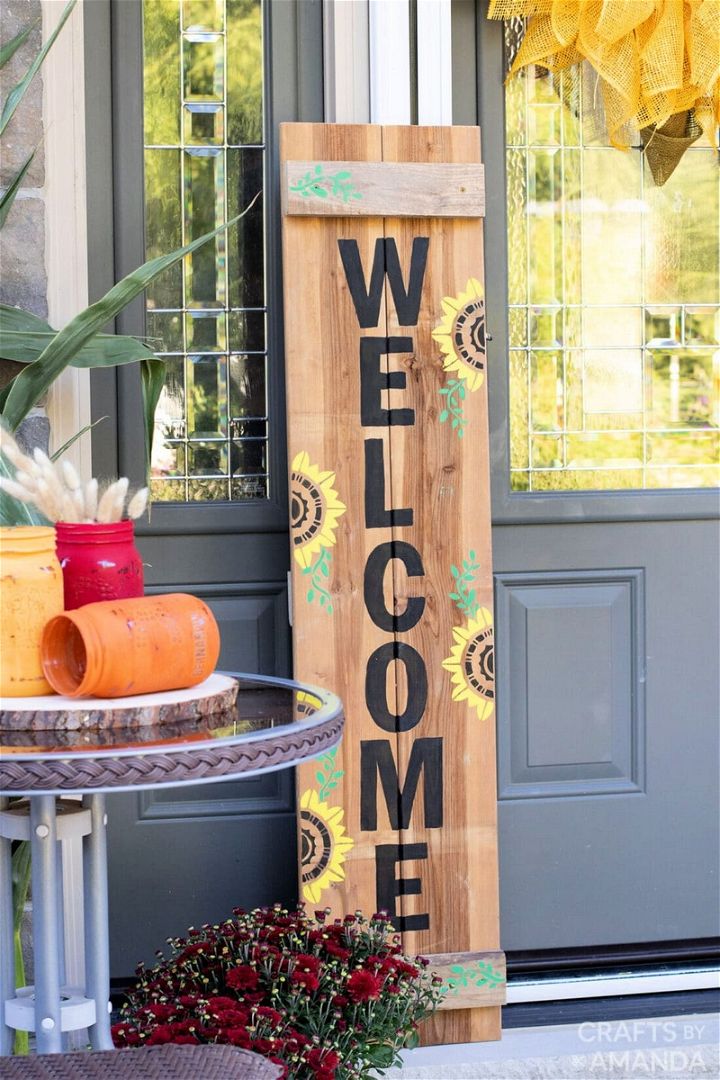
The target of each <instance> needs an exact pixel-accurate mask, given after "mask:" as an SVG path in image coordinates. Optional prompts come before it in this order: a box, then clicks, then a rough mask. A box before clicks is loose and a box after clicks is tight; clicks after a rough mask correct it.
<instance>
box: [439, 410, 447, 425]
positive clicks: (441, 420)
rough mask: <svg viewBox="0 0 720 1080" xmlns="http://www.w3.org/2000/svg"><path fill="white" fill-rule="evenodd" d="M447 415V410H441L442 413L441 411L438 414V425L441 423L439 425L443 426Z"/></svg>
mask: <svg viewBox="0 0 720 1080" xmlns="http://www.w3.org/2000/svg"><path fill="white" fill-rule="evenodd" d="M448 415H449V414H448V411H447V409H443V411H442V412H441V413H440V423H441V424H444V423H445V421H446V420H447V418H448Z"/></svg>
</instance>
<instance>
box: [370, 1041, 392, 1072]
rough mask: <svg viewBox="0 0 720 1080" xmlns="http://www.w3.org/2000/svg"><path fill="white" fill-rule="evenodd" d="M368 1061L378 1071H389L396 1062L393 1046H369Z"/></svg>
mask: <svg viewBox="0 0 720 1080" xmlns="http://www.w3.org/2000/svg"><path fill="white" fill-rule="evenodd" d="M365 1052H366V1054H367V1059H368V1061H369V1062H370V1064H371V1065H373V1066H374V1067H375V1068H376V1069H387V1068H389V1067H390V1066H391V1065H392V1063H393V1061H394V1060H395V1051H394V1049H393V1048H392V1046H382V1045H380V1046H368V1047H366V1050H365Z"/></svg>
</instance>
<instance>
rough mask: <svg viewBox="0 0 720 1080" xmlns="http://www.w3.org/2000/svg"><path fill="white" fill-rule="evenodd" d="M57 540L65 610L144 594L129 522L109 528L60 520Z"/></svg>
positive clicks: (57, 526)
mask: <svg viewBox="0 0 720 1080" xmlns="http://www.w3.org/2000/svg"><path fill="white" fill-rule="evenodd" d="M55 537H56V546H57V557H58V559H59V560H60V565H61V567H62V572H63V584H64V591H65V610H66V611H72V610H73V609H74V608H79V607H82V606H83V604H94V603H96V602H98V601H100V600H125V599H127V598H129V597H135V596H142V595H143V591H144V590H143V566H142V561H141V559H140V554H139V552H138V550H137V548H136V547H135V530H134V525H133V522H132V521H131V520H130V519H128V520H127V521H114V522H113V523H112V524H109V525H104V524H100V523H99V522H91V523H88V524H79V523H73V522H66V521H58V523H57V525H56V526H55Z"/></svg>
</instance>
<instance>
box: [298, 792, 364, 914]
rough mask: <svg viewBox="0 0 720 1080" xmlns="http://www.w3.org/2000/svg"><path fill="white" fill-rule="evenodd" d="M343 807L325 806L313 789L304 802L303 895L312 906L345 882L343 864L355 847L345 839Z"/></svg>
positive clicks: (302, 819) (301, 829) (302, 826)
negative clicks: (340, 882)
mask: <svg viewBox="0 0 720 1080" xmlns="http://www.w3.org/2000/svg"><path fill="white" fill-rule="evenodd" d="M344 814H345V811H344V810H343V808H342V807H341V806H328V804H327V803H325V802H321V800H320V799H319V798H318V794H317V792H316V791H313V789H312V788H308V790H307V791H306V792H305V793H304V794H303V797H302V798H301V800H300V835H301V859H302V893H303V897H304V898H305V900H307V902H308V903H309V904H317V902H318V901H319V899H320V897H321V896H322V894H323V893H324V892H325V890H326V889H327V888H328V887H329V886H330V885H331V884H332V883H333V882H334V881H344V880H345V871H344V869H343V863H344V862H345V858H346V856H347V853H348V852H349V851H350V849H351V848H352V847H354V845H355V841H354V840H353V839H352V837H350V836H346V835H345V826H344V825H343V823H342V820H343V817H344Z"/></svg>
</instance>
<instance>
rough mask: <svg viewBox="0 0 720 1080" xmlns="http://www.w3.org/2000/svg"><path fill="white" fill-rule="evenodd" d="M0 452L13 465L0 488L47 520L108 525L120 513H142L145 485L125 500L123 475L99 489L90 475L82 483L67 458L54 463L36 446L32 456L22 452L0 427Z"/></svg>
mask: <svg viewBox="0 0 720 1080" xmlns="http://www.w3.org/2000/svg"><path fill="white" fill-rule="evenodd" d="M0 452H2V453H3V454H4V455H5V457H6V458H7V460H8V461H9V462H10V464H11V465H12V466H13V467H14V469H15V477H14V479H9V478H6V477H0V490H2V491H4V492H6V494H8V495H10V496H11V497H12V498H13V499H17V500H18V501H19V502H23V503H27V504H29V505H33V506H35V507H37V509H38V510H39V511H40V513H41V514H43V515H44V516H45V517H46V518H47V519H48V521H65V522H70V523H83V524H92V523H93V522H99V523H104V524H108V525H110V524H112V523H113V522H116V521H122V519H123V517H129V518H139V517H141V516H142V515H143V514H144V513H145V509H146V507H147V503H148V489H147V488H140V490H139V491H136V492H135V493H134V494H133V495H132V496H131V498H130V499H129V500H128V498H127V497H128V488H129V486H130V481H129V480H128V478H127V477H126V476H123V477H121V478H120V479H119V480H115V481H113V482H112V483H110V484H108V485H107V486H106V487H105V489H104V490H103V491H102V492H101V491H100V490H99V485H98V482H97V480H96V479H94V478H93V479H92V480H89V481H88V482H87V484H85V485H83V483H82V481H81V480H80V477H79V476H78V474H77V471H76V469H75V468H74V466H73V465H72V464H71V463H70V462H69V461H63V462H62V463H61V464H58V465H55V464H53V462H52V461H51V460H50V458H49V457H48V456H47V454H44V453H43V452H42V450H39V449H35V450H34V451H33V455H32V457H30V456H28V455H27V454H24V453H23V452H22V450H21V449H20V447H19V446H18V444H17V443H16V442H15V439H14V438H13V437H12V435H11V434H10V433H9V432H8V431H6V430H5V429H4V428H2V427H0ZM126 501H127V506H126V505H125V504H126Z"/></svg>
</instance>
